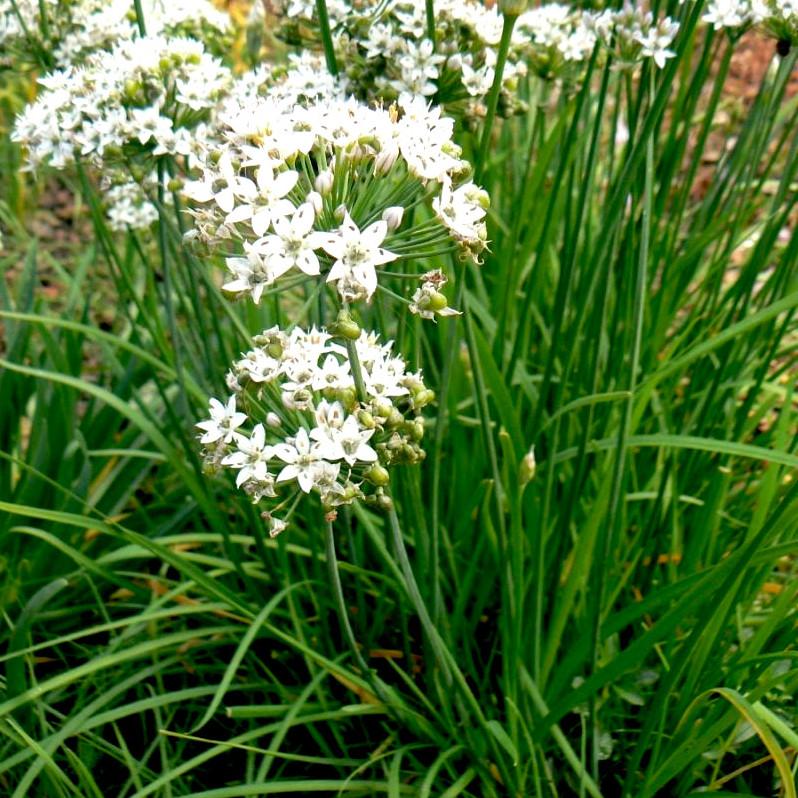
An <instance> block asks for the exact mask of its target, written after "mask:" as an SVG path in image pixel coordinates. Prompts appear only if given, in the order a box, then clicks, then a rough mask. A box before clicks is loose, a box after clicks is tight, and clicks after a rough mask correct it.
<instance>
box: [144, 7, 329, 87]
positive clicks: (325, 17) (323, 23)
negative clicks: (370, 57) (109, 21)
mask: <svg viewBox="0 0 798 798" xmlns="http://www.w3.org/2000/svg"><path fill="white" fill-rule="evenodd" d="M139 1H140V0H136V2H137V3H138V2H139ZM316 13H317V14H318V16H319V29H320V31H321V41H322V44H323V45H324V58H325V60H326V61H327V69H328V70H329V72H330V74H331V75H335V76H337V75H338V61H337V60H336V58H335V46H334V45H333V40H332V32H331V31H330V15H329V14H328V13H327V3H326V0H316Z"/></svg>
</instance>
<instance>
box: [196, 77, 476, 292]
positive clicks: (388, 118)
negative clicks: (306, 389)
mask: <svg viewBox="0 0 798 798" xmlns="http://www.w3.org/2000/svg"><path fill="white" fill-rule="evenodd" d="M452 131H453V122H452V120H451V119H449V118H446V117H444V116H442V115H441V112H440V109H437V108H431V107H429V106H428V104H427V101H426V99H425V98H424V97H421V96H416V97H413V98H411V97H409V96H403V97H402V98H400V100H399V102H398V103H397V104H396V105H392V106H390V107H389V108H386V109H382V108H369V107H368V106H366V105H364V104H362V103H360V102H358V101H356V100H354V99H349V100H343V99H338V98H335V97H334V98H330V99H327V100H321V101H315V102H304V103H303V102H299V103H298V102H296V96H295V94H293V93H291V92H287V93H286V97H285V98H281V97H279V96H277V97H273V96H266V97H264V98H258V97H256V98H254V99H253V98H252V97H248V98H246V99H245V101H244V102H242V103H241V104H240V105H239V106H238V107H232V106H231V105H229V104H228V107H227V108H226V110H225V111H224V112H223V113H222V114H221V131H220V132H219V131H217V134H216V136H217V138H220V139H221V143H219V144H216V143H215V142H214V141H211V142H210V143H209V144H208V145H207V146H206V148H205V150H204V152H203V153H202V154H201V156H200V158H199V163H200V164H201V167H200V171H201V176H200V177H199V178H198V179H197V180H195V181H193V182H189V183H188V184H187V185H186V187H185V189H184V191H185V194H186V195H187V196H188V197H189V198H190V199H191V200H193V201H194V202H195V203H199V207H196V208H195V209H194V210H193V211H192V214H193V215H194V217H195V219H196V228H195V230H194V231H193V232H192V236H193V237H195V238H197V239H199V240H200V241H202V242H205V243H206V244H208V245H210V246H211V247H213V248H214V249H215V250H218V248H219V245H222V246H227V247H228V248H230V247H231V246H233V245H237V246H240V247H241V248H242V249H243V252H242V253H241V254H233V253H230V255H229V256H228V258H227V267H228V269H229V272H230V279H229V280H228V281H227V282H226V283H225V289H226V290H228V291H229V292H230V293H231V294H233V295H235V296H244V295H248V296H251V298H252V299H254V300H255V302H259V301H260V299H261V297H262V296H263V293H264V291H266V290H271V289H272V287H273V286H275V285H276V284H278V283H279V284H280V285H285V280H286V279H289V278H290V279H291V280H292V282H293V284H295V283H296V279H295V278H300V280H305V281H307V280H316V281H317V282H324V283H328V284H331V285H332V286H333V287H334V288H335V290H336V293H337V296H338V299H339V301H340V302H341V303H342V304H344V305H349V304H350V303H353V302H358V301H370V300H371V299H372V297H373V296H374V294H375V292H376V291H377V289H378V288H380V287H382V288H385V290H387V291H390V290H391V289H388V288H387V286H386V285H385V283H386V282H387V280H388V278H389V277H390V276H391V274H392V272H393V271H394V270H395V271H396V272H397V274H396V278H395V279H394V280H393V281H392V282H391V284H392V285H394V286H395V284H396V282H397V281H399V282H401V281H407V280H410V281H411V282H414V283H417V282H418V280H419V279H420V278H421V277H422V275H421V274H420V273H418V274H416V273H414V272H411V273H407V266H406V265H405V264H407V263H412V262H414V261H423V262H425V263H429V261H430V260H431V259H441V258H446V257H447V256H449V255H458V256H460V257H462V258H466V259H470V260H478V259H479V256H480V253H481V252H482V251H483V250H484V248H485V246H486V229H485V216H486V212H487V207H488V197H487V194H486V193H485V192H484V191H482V190H481V189H480V188H479V187H478V186H476V185H475V184H474V183H473V182H472V181H471V179H470V166H469V164H468V163H467V162H466V161H464V160H463V158H462V156H461V150H460V148H459V147H458V146H457V145H456V144H455V143H454V142H453V140H452ZM430 265H435V264H434V263H432V264H430ZM428 268H429V266H427V269H428ZM278 287H279V286H278ZM400 290H401V289H400Z"/></svg>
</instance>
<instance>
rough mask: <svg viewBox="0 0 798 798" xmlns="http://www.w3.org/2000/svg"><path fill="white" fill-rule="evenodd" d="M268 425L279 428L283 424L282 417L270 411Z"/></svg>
mask: <svg viewBox="0 0 798 798" xmlns="http://www.w3.org/2000/svg"><path fill="white" fill-rule="evenodd" d="M266 423H267V424H268V425H269V426H270V427H279V426H280V425H281V423H282V422H281V421H280V416H278V415H277V413H272V411H271V410H270V411H269V412H268V413H267V414H266Z"/></svg>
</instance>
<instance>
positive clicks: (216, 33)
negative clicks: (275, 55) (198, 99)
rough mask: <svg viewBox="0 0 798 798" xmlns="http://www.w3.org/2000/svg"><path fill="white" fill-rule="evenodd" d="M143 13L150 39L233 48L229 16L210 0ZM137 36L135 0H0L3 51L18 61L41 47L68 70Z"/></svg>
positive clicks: (178, 1)
mask: <svg viewBox="0 0 798 798" xmlns="http://www.w3.org/2000/svg"><path fill="white" fill-rule="evenodd" d="M141 10H142V15H143V17H144V20H145V21H146V29H147V32H148V33H149V34H150V35H154V34H159V35H163V36H179V37H189V38H193V39H197V40H198V41H201V42H203V43H204V44H205V45H206V46H208V47H209V48H210V49H211V50H212V51H213V52H218V53H219V54H221V53H222V52H223V51H224V49H225V48H226V47H227V45H228V44H229V41H230V35H229V34H230V18H229V16H228V15H227V14H224V13H222V12H221V11H217V10H216V8H214V6H213V4H212V3H211V2H209V1H208V0H141ZM138 34H139V27H138V21H137V19H136V12H135V9H134V6H133V3H132V2H131V0H0V53H3V52H9V53H13V54H14V56H15V58H17V59H20V58H25V57H26V56H28V57H30V56H34V55H35V53H36V50H37V48H38V50H39V51H40V52H41V51H42V50H46V51H47V52H51V53H52V55H53V56H54V58H55V63H56V65H57V66H60V67H66V66H69V65H71V64H78V63H81V62H82V61H83V60H84V59H85V57H86V56H87V55H89V54H92V53H94V52H96V51H98V50H109V49H111V47H112V46H113V45H114V44H116V43H117V42H120V41H123V40H127V39H133V38H136V37H137V36H138Z"/></svg>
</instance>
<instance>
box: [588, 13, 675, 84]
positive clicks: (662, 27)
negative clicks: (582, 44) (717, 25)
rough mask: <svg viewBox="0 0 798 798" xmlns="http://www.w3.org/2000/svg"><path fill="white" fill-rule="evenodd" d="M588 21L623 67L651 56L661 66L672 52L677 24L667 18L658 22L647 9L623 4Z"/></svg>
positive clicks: (672, 54)
mask: <svg viewBox="0 0 798 798" xmlns="http://www.w3.org/2000/svg"><path fill="white" fill-rule="evenodd" d="M589 24H590V26H591V27H592V29H593V30H594V31H595V32H596V35H597V37H598V38H599V40H600V41H601V42H602V43H603V44H604V45H605V46H606V47H607V48H609V49H610V50H611V51H612V52H613V54H614V56H615V58H616V63H619V64H620V65H622V66H627V67H631V66H634V65H635V64H638V63H639V62H640V61H641V60H642V59H643V58H651V59H652V60H653V61H654V63H655V64H656V65H657V66H658V67H659V68H660V69H662V68H663V67H664V66H665V62H666V61H667V60H668V59H670V58H673V56H674V55H675V53H674V52H673V50H671V49H669V48H670V45H671V44H672V43H673V40H674V38H675V37H676V34H677V33H678V31H679V23H678V22H674V21H673V20H672V19H670V17H664V18H663V19H661V20H658V21H657V20H655V19H654V15H653V14H652V13H651V12H650V11H645V10H643V9H641V8H639V7H636V6H632V5H631V4H629V3H625V4H624V6H623V8H621V9H620V10H617V11H604V12H602V13H601V14H598V15H594V16H593V17H592V18H591V20H590V22H589Z"/></svg>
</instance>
